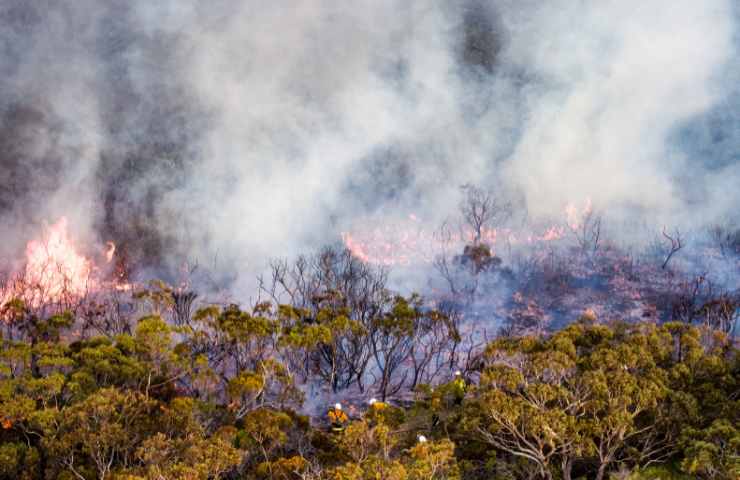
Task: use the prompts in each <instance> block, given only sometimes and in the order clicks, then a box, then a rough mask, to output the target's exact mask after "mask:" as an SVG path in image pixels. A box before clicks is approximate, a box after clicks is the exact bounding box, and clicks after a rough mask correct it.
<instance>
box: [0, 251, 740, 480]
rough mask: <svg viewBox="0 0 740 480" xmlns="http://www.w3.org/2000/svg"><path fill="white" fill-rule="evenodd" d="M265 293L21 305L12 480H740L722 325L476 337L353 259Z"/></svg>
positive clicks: (9, 422)
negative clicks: (331, 416)
mask: <svg viewBox="0 0 740 480" xmlns="http://www.w3.org/2000/svg"><path fill="white" fill-rule="evenodd" d="M262 289H263V292H264V293H265V294H266V297H267V298H268V300H265V301H260V302H258V303H257V304H256V305H254V306H253V307H251V308H247V309H245V308H243V307H240V306H238V305H230V304H226V305H218V304H208V303H205V302H199V300H198V298H197V296H196V295H195V294H194V293H192V292H186V291H183V290H181V289H173V288H171V287H168V286H167V285H165V284H162V283H153V284H151V285H150V286H149V288H147V289H142V290H139V291H137V292H136V293H135V294H133V295H130V296H122V295H120V294H118V295H116V296H115V297H110V298H108V299H107V300H106V299H100V298H98V299H97V300H96V302H92V303H87V304H84V305H83V304H82V303H81V304H78V305H77V306H76V308H73V309H65V310H62V309H57V311H55V310H54V309H50V308H48V307H47V308H43V309H42V308H33V307H31V306H29V305H27V304H25V303H24V302H23V301H21V300H13V301H9V302H7V303H6V304H5V305H4V306H3V308H2V316H3V322H4V323H3V329H2V349H1V350H0V478H8V479H11V478H12V479H16V478H18V479H42V478H60V479H93V478H99V479H106V478H110V479H113V478H117V479H129V480H133V479H179V478H186V479H187V478H191V479H208V478H224V479H226V478H255V479H258V478H282V479H324V478H325V479H445V478H449V479H453V478H465V479H490V478H501V479H505V478H510V479H518V478H545V479H550V478H563V479H568V478H579V477H580V478H584V477H585V478H599V479H601V478H608V477H609V476H614V477H615V478H635V479H636V478H684V477H685V478H696V477H698V478H707V479H710V478H711V479H734V478H738V475H740V458H739V457H738V454H739V449H740V429H739V427H738V421H739V420H740V418H739V417H740V387H739V384H738V381H739V373H740V355H738V349H737V348H736V347H734V346H733V345H732V342H731V341H730V338H729V337H728V335H727V332H726V331H723V329H721V328H713V325H710V324H708V323H705V322H698V323H697V322H692V321H691V319H689V318H685V319H684V321H672V322H666V323H662V324H658V323H655V322H630V323H623V322H616V321H609V322H600V321H599V320H598V319H597V318H596V316H595V315H594V314H593V313H592V312H587V313H586V314H584V315H582V316H581V318H579V319H577V320H576V321H574V322H573V323H571V324H570V325H568V326H567V327H565V328H563V329H560V330H558V331H556V332H550V333H544V332H539V333H537V332H534V333H532V332H530V333H529V334H506V335H500V336H498V337H496V338H494V339H489V340H484V339H481V338H475V335H474V334H470V335H469V336H467V337H466V334H464V333H463V332H464V330H465V329H464V328H463V326H462V325H461V317H460V316H459V315H458V314H456V313H455V312H454V311H445V310H444V309H440V308H432V307H430V306H429V305H427V304H425V303H424V302H423V301H422V299H421V298H419V297H418V296H410V297H404V296H400V295H397V294H392V293H391V292H389V291H388V290H387V288H386V286H385V278H384V273H383V272H382V271H379V270H375V269H373V268H371V267H368V266H367V265H364V264H362V263H360V262H358V261H356V260H355V259H353V258H352V257H351V255H349V254H348V252H342V251H336V250H331V249H328V250H325V251H323V252H321V253H320V254H318V255H316V256H314V257H310V258H301V259H299V260H298V261H297V262H295V263H294V264H288V263H285V262H277V263H275V264H274V265H273V269H272V275H271V276H270V277H269V278H263V279H262ZM112 310H115V312H113V311H112ZM714 327H716V325H714ZM455 369H460V370H462V371H463V378H464V379H465V388H462V389H461V388H460V382H459V381H457V382H456V381H453V375H452V372H453V371H454V370H455ZM370 397H377V398H379V399H380V400H382V401H381V402H377V403H375V404H374V405H372V406H370V405H368V403H367V400H368V399H369V398H370ZM336 399H341V400H342V401H343V402H344V403H345V409H346V411H347V413H348V414H349V422H348V423H347V425H346V428H345V429H344V430H343V431H341V432H331V431H330V429H329V428H328V425H327V420H326V416H325V414H326V409H327V408H328V407H329V406H330V405H331V404H332V403H333V402H334V401H335V400H336ZM420 435H422V436H423V437H424V438H425V439H426V441H419V436H420Z"/></svg>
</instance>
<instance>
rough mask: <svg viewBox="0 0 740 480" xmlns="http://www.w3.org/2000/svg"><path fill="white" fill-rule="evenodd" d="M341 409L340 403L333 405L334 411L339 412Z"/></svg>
mask: <svg viewBox="0 0 740 480" xmlns="http://www.w3.org/2000/svg"><path fill="white" fill-rule="evenodd" d="M341 409H342V404H341V403H335V404H334V410H341Z"/></svg>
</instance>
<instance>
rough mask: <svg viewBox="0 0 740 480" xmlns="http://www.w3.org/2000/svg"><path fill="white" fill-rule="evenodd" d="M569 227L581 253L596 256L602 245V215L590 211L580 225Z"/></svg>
mask: <svg viewBox="0 0 740 480" xmlns="http://www.w3.org/2000/svg"><path fill="white" fill-rule="evenodd" d="M568 227H569V228H570V231H571V233H572V234H573V236H574V237H575V239H576V243H577V244H578V248H579V249H580V251H581V252H582V253H584V254H589V255H595V254H596V252H597V251H598V250H599V246H600V244H601V215H599V214H597V213H595V212H594V211H593V210H588V211H587V212H586V213H585V214H584V215H583V217H582V218H581V219H580V221H579V223H578V225H568Z"/></svg>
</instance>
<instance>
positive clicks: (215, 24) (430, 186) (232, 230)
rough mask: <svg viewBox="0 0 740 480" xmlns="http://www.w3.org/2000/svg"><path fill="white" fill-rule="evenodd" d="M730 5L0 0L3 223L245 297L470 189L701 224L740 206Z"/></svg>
mask: <svg viewBox="0 0 740 480" xmlns="http://www.w3.org/2000/svg"><path fill="white" fill-rule="evenodd" d="M739 15H740V13H739V12H738V11H737V9H736V8H734V7H733V2H731V1H729V0H706V1H703V2H696V1H691V0H679V1H675V0H674V1H654V2H649V4H645V2H638V1H636V0H635V1H633V0H629V1H624V0H622V1H618V2H617V1H605V2H573V1H565V0H563V1H555V2H538V1H531V0H516V1H514V0H501V1H495V2H494V1H484V0H466V1H462V2H442V1H431V2H430V1H417V0H404V1H400V0H361V1H358V2H351V3H348V2H319V1H314V0H306V1H300V2H285V1H276V2H256V1H227V0H218V1H212V2H207V3H204V2H196V1H189V0H160V1H157V2H151V1H147V0H136V1H125V2H124V1H114V0H110V1H107V2H99V1H92V0H74V1H72V0H69V1H60V2H47V1H42V0H37V1H33V0H6V1H5V2H3V5H2V6H0V26H1V27H2V28H0V48H2V57H1V58H2V63H1V64H0V74H2V78H1V79H0V113H1V115H0V122H1V123H0V147H2V148H0V162H1V166H2V168H1V169H0V179H2V186H3V191H2V192H1V193H0V222H1V223H0V224H1V225H2V226H3V227H2V228H3V230H4V231H5V232H6V233H5V234H4V239H5V240H6V242H5V243H4V245H3V246H2V247H0V248H1V249H2V250H0V254H3V255H11V254H12V253H13V252H15V251H17V249H18V248H19V247H20V246H21V245H22V243H23V242H24V241H25V240H26V239H27V238H28V236H29V235H30V234H31V232H33V230H34V229H35V228H37V226H38V225H39V224H40V223H42V222H43V221H53V220H55V217H56V216H59V215H62V214H64V215H67V216H68V217H70V223H71V225H72V226H73V227H74V228H76V230H77V232H78V233H77V234H78V235H79V236H81V237H83V238H88V239H92V238H98V239H99V240H101V241H102V240H108V239H111V238H112V239H115V240H117V241H118V242H119V244H120V245H121V247H122V249H123V251H125V252H127V253H126V254H127V255H128V256H129V257H130V258H131V260H132V262H134V263H135V264H137V265H147V266H151V267H152V268H153V269H155V271H156V272H158V273H162V272H167V271H172V270H174V269H176V266H177V265H178V263H180V262H182V261H183V260H184V259H186V260H188V261H190V262H196V261H197V262H199V263H200V264H203V265H206V266H207V267H208V268H211V269H212V270H214V271H217V272H219V273H220V274H222V275H223V277H222V278H221V279H220V280H222V281H229V282H232V281H234V280H236V283H235V288H236V289H237V290H241V291H247V290H248V289H249V288H250V287H251V285H252V281H253V278H254V275H255V274H256V273H257V272H259V271H260V270H261V269H262V268H263V267H264V265H265V262H266V261H267V259H268V258H270V257H273V256H290V255H293V254H295V253H298V252H303V251H306V250H310V249H312V248H315V247H316V246H318V245H321V244H324V243H327V242H333V241H336V240H337V239H338V238H339V232H340V231H341V230H343V229H348V228H351V227H352V225H353V224H356V223H357V222H363V221H370V220H372V221H379V222H382V221H384V220H390V219H397V218H404V217H406V216H407V215H408V214H410V213H414V214H415V215H416V216H417V217H419V218H422V219H424V220H425V221H427V222H429V223H438V222H440V221H441V220H442V219H444V218H445V217H447V216H449V215H450V214H452V213H453V212H454V211H455V209H456V207H457V205H458V200H459V189H458V187H459V185H461V184H463V183H466V182H474V183H478V184H481V185H484V186H486V185H490V186H494V185H495V186H503V187H504V188H506V190H507V191H510V192H514V193H515V194H517V195H518V196H520V197H522V198H523V199H524V201H525V202H526V208H527V210H528V211H529V212H530V214H532V215H534V216H535V217H542V216H549V215H555V214H558V215H559V214H561V210H562V207H563V205H564V204H565V203H566V202H569V201H575V202H582V201H583V200H584V199H586V198H591V199H592V201H593V203H594V205H595V206H596V207H597V208H599V209H600V210H602V211H605V212H610V213H612V214H613V215H615V216H618V217H622V218H626V219H629V218H632V217H633V216H637V215H639V216H641V217H651V218H659V219H661V220H663V219H666V220H664V221H671V222H688V223H689V224H691V225H693V226H697V225H700V224H701V222H704V221H709V220H714V219H719V218H723V217H726V216H727V215H730V214H732V213H733V212H734V211H736V209H737V208H736V207H737V205H738V204H740V198H738V196H739V194H738V189H737V188H736V185H738V184H740V162H738V156H737V155H738V153H737V152H738V151H740V148H738V147H740V138H739V137H738V134H737V132H738V131H740V120H739V119H738V117H737V111H738V108H737V107H738V106H740V90H739V89H738V87H737V85H738V84H740V82H738V80H739V79H740V73H738V63H739V62H737V60H738V48H739V45H740V41H739V40H738V33H737V25H738V18H739Z"/></svg>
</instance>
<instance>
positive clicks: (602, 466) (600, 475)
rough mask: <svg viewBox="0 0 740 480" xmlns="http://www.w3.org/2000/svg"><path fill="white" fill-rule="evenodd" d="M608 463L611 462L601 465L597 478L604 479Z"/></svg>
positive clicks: (597, 479)
mask: <svg viewBox="0 0 740 480" xmlns="http://www.w3.org/2000/svg"><path fill="white" fill-rule="evenodd" d="M607 465H609V464H608V463H606V462H604V463H602V464H601V465H599V470H598V472H596V480H604V474H606V467H607Z"/></svg>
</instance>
